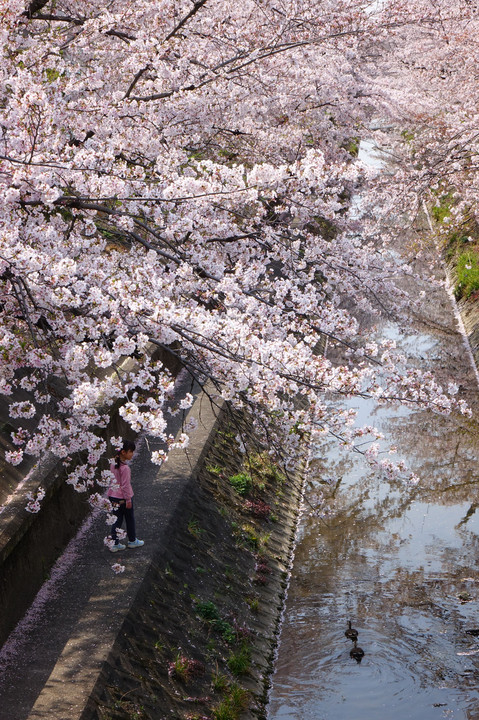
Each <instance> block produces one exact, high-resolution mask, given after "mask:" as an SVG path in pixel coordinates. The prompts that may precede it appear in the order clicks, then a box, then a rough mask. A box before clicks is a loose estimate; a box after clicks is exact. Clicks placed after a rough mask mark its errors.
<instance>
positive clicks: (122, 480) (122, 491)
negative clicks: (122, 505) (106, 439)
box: [108, 462, 133, 502]
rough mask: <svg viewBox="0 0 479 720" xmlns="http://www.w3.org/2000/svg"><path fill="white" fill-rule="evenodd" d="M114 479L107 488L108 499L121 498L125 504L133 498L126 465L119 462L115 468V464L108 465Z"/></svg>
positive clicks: (128, 469)
mask: <svg viewBox="0 0 479 720" xmlns="http://www.w3.org/2000/svg"><path fill="white" fill-rule="evenodd" d="M110 470H111V471H112V473H113V475H114V476H115V479H114V480H112V484H111V485H110V487H109V488H108V497H115V498H123V499H124V500H126V501H127V502H128V501H129V500H131V498H132V497H133V488H132V487H131V470H130V468H129V466H128V465H126V463H122V462H120V467H119V468H117V467H115V463H112V464H111V465H110Z"/></svg>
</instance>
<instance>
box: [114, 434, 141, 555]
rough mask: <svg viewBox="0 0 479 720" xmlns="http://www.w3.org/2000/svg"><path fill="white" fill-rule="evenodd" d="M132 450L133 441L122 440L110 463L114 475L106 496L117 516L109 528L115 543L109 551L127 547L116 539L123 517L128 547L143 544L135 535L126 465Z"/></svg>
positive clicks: (131, 495) (131, 492)
mask: <svg viewBox="0 0 479 720" xmlns="http://www.w3.org/2000/svg"><path fill="white" fill-rule="evenodd" d="M134 452H135V443H134V442H131V440H124V441H123V447H122V449H121V450H119V451H118V452H117V454H116V457H115V462H114V463H112V464H111V465H110V470H111V472H112V473H113V475H114V476H115V477H114V480H112V484H111V485H110V488H109V490H108V498H109V499H110V502H111V503H112V505H113V514H114V515H116V518H117V519H116V522H115V523H114V524H113V525H112V528H111V537H112V539H113V540H114V541H115V544H114V545H112V546H111V547H110V551H111V552H118V551H119V550H125V548H126V547H127V546H126V545H123V544H122V543H121V542H119V541H118V538H117V534H116V531H117V530H118V529H119V528H120V527H121V526H122V523H123V518H125V520H126V532H127V535H128V547H129V548H137V547H141V546H142V545H144V544H145V543H144V541H143V540H138V538H137V537H136V528H135V514H134V511H133V488H132V487H131V470H130V468H129V466H128V465H127V463H128V462H129V461H130V460H131V458H132V457H133V453H134Z"/></svg>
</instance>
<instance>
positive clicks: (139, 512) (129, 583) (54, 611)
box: [0, 386, 222, 720]
mask: <svg viewBox="0 0 479 720" xmlns="http://www.w3.org/2000/svg"><path fill="white" fill-rule="evenodd" d="M189 389H190V388H186V387H185V386H180V387H179V388H178V394H179V395H180V396H181V397H182V396H183V395H184V392H185V391H186V390H189ZM220 407H222V405H221V402H220V403H219V404H218V405H215V407H213V406H212V404H211V403H210V401H209V400H208V399H207V398H206V396H205V395H203V394H200V393H199V391H198V388H197V389H196V400H195V403H194V405H193V407H192V408H191V410H190V411H189V413H188V416H193V417H195V418H196V419H197V420H198V421H199V426H198V429H197V430H196V431H195V432H194V434H192V437H191V442H190V446H189V448H188V450H187V451H179V450H175V451H172V453H171V454H170V458H169V460H168V462H166V463H164V464H163V466H162V467H161V468H160V469H159V468H158V466H156V465H153V464H152V463H151V462H150V460H149V455H150V450H155V449H159V447H160V445H159V443H158V442H157V441H155V440H151V439H147V438H144V439H143V441H140V443H139V447H138V452H137V453H136V455H135V457H134V459H133V461H132V464H131V469H132V484H133V488H134V490H135V517H136V524H137V532H138V537H140V538H141V539H143V540H144V541H145V545H144V547H143V548H139V549H134V550H128V549H127V550H125V551H123V552H119V553H116V554H113V553H110V552H109V551H108V549H107V548H105V547H104V545H103V538H104V536H105V535H106V534H107V526H106V525H105V521H104V517H103V516H99V515H96V516H93V517H90V518H88V520H87V521H86V522H85V523H84V525H83V526H82V528H81V529H80V531H79V532H78V534H77V535H76V537H75V538H74V539H73V540H72V541H71V542H70V544H69V545H68V547H67V548H66V550H65V552H64V553H63V555H62V556H61V557H60V559H59V560H58V562H57V563H56V565H55V567H54V569H53V571H52V573H51V576H50V578H49V579H48V580H47V581H46V582H45V584H44V586H43V587H42V589H41V590H40V592H39V593H38V595H37V598H36V600H35V602H34V604H33V605H32V607H31V608H30V610H29V612H28V613H27V615H26V616H25V617H24V619H23V620H22V621H21V622H20V623H19V625H18V626H17V628H16V629H15V630H14V631H13V633H11V635H10V637H9V639H8V640H7V642H6V643H5V645H4V646H3V648H2V650H1V652H0V720H34V719H35V720H39V719H40V718H41V719H42V720H80V718H81V717H82V714H83V712H84V710H85V707H86V706H87V704H88V699H89V697H90V695H91V692H92V691H93V688H94V686H95V683H96V682H97V680H98V677H99V674H100V672H101V668H102V665H103V663H104V662H105V660H106V659H107V658H108V655H109V653H110V652H111V650H112V647H113V644H114V642H115V640H116V638H117V636H118V634H119V633H120V631H121V628H122V625H123V622H124V619H125V617H126V615H127V613H128V611H129V610H130V608H131V606H132V604H133V602H134V600H135V598H136V597H137V596H138V594H139V593H141V587H142V583H143V582H144V580H145V577H146V576H147V573H148V570H149V567H150V564H151V563H152V561H153V559H154V558H158V557H161V555H162V554H163V553H164V552H165V549H166V547H167V541H168V536H169V534H170V528H171V523H172V522H174V518H175V510H176V508H177V507H178V505H179V504H180V502H181V498H182V496H183V494H184V493H185V492H186V490H187V488H188V486H189V484H190V482H192V481H193V480H194V478H195V468H197V467H198V466H199V465H200V464H201V462H202V459H203V457H204V453H205V452H206V450H207V448H208V445H209V441H210V439H211V438H212V437H213V435H214V431H215V427H216V424H217V422H218V417H219V414H220V410H219V408H220ZM180 429H181V418H175V419H174V420H173V421H172V423H171V428H170V429H169V432H170V433H172V434H176V433H177V432H179V430H180ZM148 446H149V447H148ZM38 551H39V552H41V548H39V549H38ZM115 562H120V563H121V564H123V565H124V566H125V572H124V573H122V574H120V575H115V574H114V573H113V571H112V569H111V566H112V564H113V563H115Z"/></svg>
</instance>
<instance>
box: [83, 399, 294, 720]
mask: <svg viewBox="0 0 479 720" xmlns="http://www.w3.org/2000/svg"><path fill="white" fill-rule="evenodd" d="M239 437H241V440H240V442H244V443H245V444H246V445H247V452H246V453H244V452H242V451H241V449H240V446H239V444H238V438H239ZM208 444H209V450H208V452H207V454H206V456H205V457H204V460H203V461H202V463H201V466H200V467H199V468H198V471H197V472H196V473H195V477H194V478H192V481H193V482H190V483H189V485H188V488H187V490H186V491H185V492H184V493H183V495H182V498H181V502H180V503H179V505H178V507H177V509H176V512H175V515H174V517H171V519H170V524H169V530H170V532H169V539H168V544H167V547H165V548H164V549H163V551H162V552H161V553H160V554H159V555H158V556H157V558H156V559H155V561H154V562H153V563H152V564H151V566H150V569H149V572H148V575H147V577H146V578H145V582H144V583H143V586H142V589H141V592H140V593H139V594H138V597H137V599H136V601H135V603H134V605H133V607H132V608H131V610H130V612H129V613H128V615H127V616H126V617H125V621H124V625H123V628H122V630H121V633H120V634H119V636H118V638H117V640H116V643H115V645H114V647H113V649H112V652H111V654H110V656H109V658H108V661H107V662H106V663H105V665H104V666H103V670H102V672H101V675H100V678H99V680H98V682H97V685H96V687H95V690H94V692H93V694H92V696H91V698H90V701H89V703H88V706H87V707H86V709H85V711H84V713H83V715H82V720H93V719H95V720H126V719H127V718H129V719H131V718H135V720H160V719H162V718H176V719H178V720H180V719H181V720H200V719H203V718H211V719H214V720H234V718H237V717H241V718H245V719H246V718H250V717H262V716H263V715H264V710H265V702H266V695H267V688H268V678H269V673H270V671H271V669H272V661H273V654H274V649H275V645H276V640H277V631H278V625H279V620H280V615H281V611H282V607H283V601H284V597H285V591H286V585H287V578H288V571H289V564H290V560H291V554H292V549H293V540H294V533H295V528H296V523H297V518H298V514H299V503H300V496H301V483H300V480H299V478H298V477H290V478H286V477H285V476H283V475H282V474H281V473H280V472H279V471H278V470H277V469H276V468H275V467H274V465H272V463H271V462H270V460H269V457H268V455H267V453H266V452H264V449H261V448H258V447H255V444H254V440H253V438H252V437H251V435H250V432H249V430H248V425H247V423H246V422H245V421H244V420H241V419H240V418H238V417H237V416H231V415H228V414H227V413H223V415H222V417H221V418H220V421H219V425H218V427H217V428H216V430H215V431H214V433H213V435H212V436H211V437H210V438H209V442H208Z"/></svg>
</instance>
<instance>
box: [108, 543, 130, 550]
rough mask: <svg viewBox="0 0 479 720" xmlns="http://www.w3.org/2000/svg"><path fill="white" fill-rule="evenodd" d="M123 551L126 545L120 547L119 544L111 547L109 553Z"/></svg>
mask: <svg viewBox="0 0 479 720" xmlns="http://www.w3.org/2000/svg"><path fill="white" fill-rule="evenodd" d="M128 544H129V543H128ZM125 549H126V545H122V544H121V543H116V545H112V546H111V547H110V552H118V551H119V550H125Z"/></svg>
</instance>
